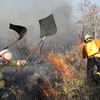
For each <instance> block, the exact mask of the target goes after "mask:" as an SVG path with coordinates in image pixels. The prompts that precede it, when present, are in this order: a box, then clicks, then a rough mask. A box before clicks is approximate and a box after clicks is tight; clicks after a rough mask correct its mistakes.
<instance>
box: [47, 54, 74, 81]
mask: <svg viewBox="0 0 100 100" xmlns="http://www.w3.org/2000/svg"><path fill="white" fill-rule="evenodd" d="M48 59H49V61H50V62H51V63H52V64H53V65H54V67H56V68H57V69H59V70H61V71H62V72H64V74H65V75H66V76H67V78H68V79H70V78H72V76H73V75H72V74H71V73H72V72H71V67H70V66H68V65H67V64H66V62H65V61H64V59H63V58H62V57H57V56H56V55H55V54H54V53H53V52H51V53H49V56H48Z"/></svg>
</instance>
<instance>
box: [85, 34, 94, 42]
mask: <svg viewBox="0 0 100 100" xmlns="http://www.w3.org/2000/svg"><path fill="white" fill-rule="evenodd" d="M91 40H92V37H91V36H90V35H88V34H86V35H85V36H84V41H85V42H86V43H87V42H89V41H91Z"/></svg>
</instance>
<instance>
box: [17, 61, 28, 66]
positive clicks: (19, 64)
mask: <svg viewBox="0 0 100 100" xmlns="http://www.w3.org/2000/svg"><path fill="white" fill-rule="evenodd" d="M25 64H27V61H26V60H18V61H17V66H18V67H21V66H24V65H25Z"/></svg>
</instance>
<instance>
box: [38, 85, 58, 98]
mask: <svg viewBox="0 0 100 100" xmlns="http://www.w3.org/2000/svg"><path fill="white" fill-rule="evenodd" d="M40 88H41V90H42V92H43V94H44V95H45V96H46V97H49V96H50V95H52V94H53V95H56V94H57V93H58V92H57V90H55V89H54V88H52V87H51V86H41V85H40Z"/></svg>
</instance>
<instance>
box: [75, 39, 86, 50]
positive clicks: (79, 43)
mask: <svg viewBox="0 0 100 100" xmlns="http://www.w3.org/2000/svg"><path fill="white" fill-rule="evenodd" d="M76 45H79V47H80V48H81V49H82V48H83V46H84V42H83V41H82V40H77V42H76Z"/></svg>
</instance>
